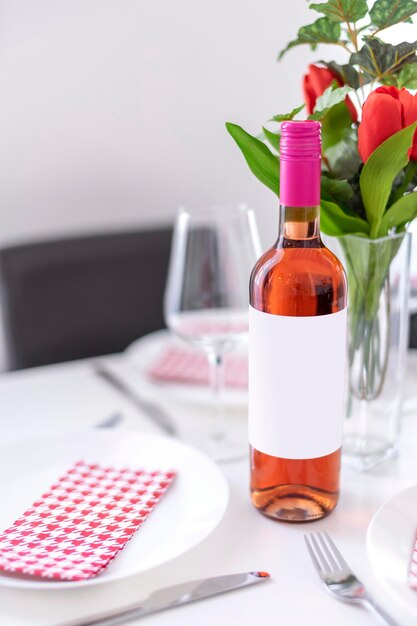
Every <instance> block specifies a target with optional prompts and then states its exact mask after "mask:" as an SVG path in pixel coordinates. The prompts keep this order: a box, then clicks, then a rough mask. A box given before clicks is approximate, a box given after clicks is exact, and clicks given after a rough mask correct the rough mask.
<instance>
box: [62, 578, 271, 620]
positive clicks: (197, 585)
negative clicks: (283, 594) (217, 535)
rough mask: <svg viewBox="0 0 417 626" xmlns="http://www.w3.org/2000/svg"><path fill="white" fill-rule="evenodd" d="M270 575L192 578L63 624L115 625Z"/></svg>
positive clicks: (262, 579)
mask: <svg viewBox="0 0 417 626" xmlns="http://www.w3.org/2000/svg"><path fill="white" fill-rule="evenodd" d="M269 577H270V576H269V574H268V573H267V572H247V573H243V574H227V575H226V576H215V577H214V578H203V579H202V580H192V581H190V582H187V583H181V584H179V585H173V586H172V587H165V589H159V590H157V591H154V592H153V593H152V594H151V595H150V596H148V598H146V599H145V600H143V601H142V602H140V603H139V604H133V605H130V606H129V607H127V608H125V609H123V610H122V611H114V612H106V613H102V614H101V615H98V614H96V615H93V616H91V617H90V618H87V619H82V620H75V621H73V622H67V623H65V624H61V626H116V625H117V624H124V623H126V622H129V621H130V620H132V619H138V618H139V617H144V616H145V615H150V614H151V613H157V612H158V611H164V610H165V609H171V608H173V607H176V606H182V605H183V604H189V603H190V602H195V601H196V600H202V599H203V598H209V597H210V596H215V595H218V594H220V593H225V592H226V591H232V590H233V589H241V588H242V587H248V586H249V585H255V584H257V583H261V582H264V581H266V580H268V579H269Z"/></svg>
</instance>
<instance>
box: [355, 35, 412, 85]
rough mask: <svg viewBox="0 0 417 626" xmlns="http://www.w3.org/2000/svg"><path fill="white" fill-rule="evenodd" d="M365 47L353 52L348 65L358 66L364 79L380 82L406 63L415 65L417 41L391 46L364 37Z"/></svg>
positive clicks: (375, 39)
mask: <svg viewBox="0 0 417 626" xmlns="http://www.w3.org/2000/svg"><path fill="white" fill-rule="evenodd" d="M364 40H365V45H364V46H363V47H362V48H361V49H360V50H359V52H354V53H353V54H352V55H351V57H350V61H349V63H351V64H352V65H358V66H359V67H360V68H361V70H362V71H363V72H364V73H365V75H366V79H367V80H368V81H369V80H375V79H378V80H381V79H382V78H384V77H385V76H387V75H388V74H393V73H395V72H398V71H399V70H400V69H401V68H403V67H404V66H405V65H406V64H407V63H415V62H416V61H417V56H416V54H415V52H416V50H417V41H415V42H414V43H408V42H407V41H405V42H403V43H400V44H398V46H393V45H391V44H390V43H384V42H383V41H381V40H380V39H378V38H377V37H364Z"/></svg>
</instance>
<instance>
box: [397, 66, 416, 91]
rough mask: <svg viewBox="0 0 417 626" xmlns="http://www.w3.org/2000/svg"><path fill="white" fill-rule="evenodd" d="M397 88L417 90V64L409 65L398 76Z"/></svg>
mask: <svg viewBox="0 0 417 626" xmlns="http://www.w3.org/2000/svg"><path fill="white" fill-rule="evenodd" d="M396 79H397V81H396V84H397V85H396V86H397V87H398V88H399V89H401V88H402V87H407V89H417V63H407V65H404V67H403V68H402V70H401V71H400V72H399V73H398V74H397V75H396Z"/></svg>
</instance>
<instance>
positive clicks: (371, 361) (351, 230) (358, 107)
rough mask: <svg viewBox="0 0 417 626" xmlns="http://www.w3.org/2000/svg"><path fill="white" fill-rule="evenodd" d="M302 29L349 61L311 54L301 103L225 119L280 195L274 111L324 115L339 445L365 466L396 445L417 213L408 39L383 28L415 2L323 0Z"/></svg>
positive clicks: (324, 196)
mask: <svg viewBox="0 0 417 626" xmlns="http://www.w3.org/2000/svg"><path fill="white" fill-rule="evenodd" d="M310 9H311V10H312V11H314V12H315V13H318V14H320V17H318V19H316V20H315V21H314V22H313V23H312V24H309V25H307V26H303V27H302V28H300V29H299V31H298V34H297V37H296V38H295V39H294V40H292V41H290V43H289V44H288V45H287V46H286V47H285V48H284V49H283V50H282V51H281V52H280V54H279V57H278V58H279V60H281V59H282V58H283V57H284V55H286V54H287V53H289V52H290V51H291V49H292V48H294V47H295V46H299V45H309V46H310V47H311V49H312V50H315V49H316V46H317V44H331V45H336V46H339V47H341V48H342V49H343V50H344V51H345V53H346V62H345V63H337V62H335V61H332V60H331V61H324V60H319V61H318V62H317V63H316V64H313V65H310V66H309V69H308V73H307V74H306V75H305V76H304V78H303V84H302V87H303V92H304V103H303V104H300V105H299V106H297V107H295V108H294V109H293V110H292V111H290V112H289V113H284V114H278V115H274V116H273V117H272V118H271V119H270V120H269V121H268V122H267V123H265V125H264V126H263V127H262V134H261V135H259V136H252V135H250V134H249V133H247V132H246V131H245V130H244V129H243V128H242V127H240V126H237V125H235V124H231V123H228V124H226V126H227V130H228V132H229V133H230V135H231V136H232V137H233V139H234V140H235V142H236V143H237V145H238V146H239V148H240V150H241V151H242V154H243V156H244V158H245V160H246V162H247V164H248V166H249V168H250V170H251V171H252V173H253V174H254V175H255V176H256V177H257V178H258V179H259V180H260V181H261V182H262V183H264V184H265V185H266V186H267V187H269V189H271V191H273V192H274V193H275V194H277V195H279V139H280V131H279V125H280V122H282V121H284V120H290V119H296V118H297V116H300V115H303V116H304V117H305V116H307V119H313V120H319V121H321V124H322V176H321V203H320V204H321V210H320V213H321V216H320V219H321V230H322V232H323V233H325V235H328V236H330V237H332V238H336V239H335V240H334V241H333V244H332V243H330V245H331V246H332V245H333V246H334V247H338V248H339V254H340V255H341V256H342V258H343V260H344V263H345V267H346V270H347V274H348V283H349V313H348V319H349V394H348V403H347V404H348V409H347V415H348V420H347V428H346V432H347V437H346V438H345V444H344V450H345V453H347V456H348V458H350V459H351V460H353V462H354V463H355V464H356V466H359V467H360V468H368V467H371V466H373V465H375V464H376V463H378V462H380V461H381V460H383V459H385V458H387V457H389V456H391V455H392V454H393V453H394V452H395V451H396V443H397V434H398V419H399V413H400V406H401V380H402V376H403V370H404V360H405V354H406V346H407V332H408V326H407V321H408V313H407V297H408V278H409V276H408V271H409V249H410V234H409V233H408V232H407V225H408V224H409V223H410V222H411V221H412V220H413V219H414V218H415V217H416V216H417V191H414V189H415V187H416V185H417V133H416V127H417V95H413V94H412V93H411V92H410V91H409V90H410V89H416V88H417V54H416V51H417V41H416V42H414V43H408V42H403V43H400V44H399V45H392V44H390V43H386V42H384V41H383V40H382V39H381V33H383V31H385V30H386V29H387V28H390V27H392V26H394V25H395V24H398V23H400V22H411V17H412V15H414V14H416V13H417V2H415V1H413V0H396V1H395V2H393V0H376V2H374V4H373V6H372V7H371V8H370V9H369V8H368V5H367V2H366V0H329V1H328V2H322V3H311V4H310Z"/></svg>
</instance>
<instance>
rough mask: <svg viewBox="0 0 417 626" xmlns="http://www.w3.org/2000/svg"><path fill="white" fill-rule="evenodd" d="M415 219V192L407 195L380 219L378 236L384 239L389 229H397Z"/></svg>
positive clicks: (416, 202) (416, 200)
mask: <svg viewBox="0 0 417 626" xmlns="http://www.w3.org/2000/svg"><path fill="white" fill-rule="evenodd" d="M415 217H417V191H413V192H412V193H407V194H406V195H405V196H402V197H401V198H400V199H399V200H397V202H395V203H394V204H392V205H391V206H390V207H389V209H388V210H387V211H386V212H385V213H384V215H383V217H382V220H381V226H380V228H379V233H378V236H379V237H384V236H385V235H387V234H388V231H390V230H391V228H396V227H397V229H398V227H402V226H403V225H404V224H407V223H408V222H411V221H412V220H413V219H414V218H415Z"/></svg>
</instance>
